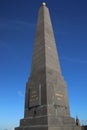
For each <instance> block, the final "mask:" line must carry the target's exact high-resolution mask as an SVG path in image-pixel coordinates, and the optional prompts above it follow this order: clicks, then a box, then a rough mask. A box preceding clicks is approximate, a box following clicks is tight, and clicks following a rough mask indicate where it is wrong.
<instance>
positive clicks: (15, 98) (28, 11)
mask: <svg viewBox="0 0 87 130" xmlns="http://www.w3.org/2000/svg"><path fill="white" fill-rule="evenodd" d="M42 2H43V1H42V0H37V1H36V0H8V1H7V0H0V130H3V129H5V128H7V129H9V130H12V129H13V128H14V127H15V126H18V125H19V120H20V119H21V118H23V116H24V95H25V87H26V82H27V80H28V77H29V74H30V69H31V61H32V51H33V46H34V37H35V29H36V23H37V15H38V9H39V7H40V5H41V3H42ZM45 2H46V3H47V6H48V8H49V10H50V15H51V20H52V24H53V29H54V35H55V39H56V45H57V48H58V52H59V59H60V65H61V69H62V74H63V76H64V79H65V80H66V82H67V87H68V96H69V105H70V111H71V116H72V117H75V116H76V115H78V117H79V119H80V121H81V122H82V123H87V1H86V0H58V1H57V0H55V1H54V0H46V1H45ZM83 121H85V122H83Z"/></svg>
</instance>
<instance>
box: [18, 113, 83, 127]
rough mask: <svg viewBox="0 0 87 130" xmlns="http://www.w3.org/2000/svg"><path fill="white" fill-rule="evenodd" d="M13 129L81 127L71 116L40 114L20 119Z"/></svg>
mask: <svg viewBox="0 0 87 130" xmlns="http://www.w3.org/2000/svg"><path fill="white" fill-rule="evenodd" d="M15 130H81V127H80V126H76V124H75V120H74V118H71V117H54V116H42V117H31V118H25V119H22V120H20V127H16V128H15Z"/></svg>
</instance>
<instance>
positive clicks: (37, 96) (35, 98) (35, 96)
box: [29, 86, 41, 108]
mask: <svg viewBox="0 0 87 130" xmlns="http://www.w3.org/2000/svg"><path fill="white" fill-rule="evenodd" d="M39 105H41V86H38V87H31V88H30V89H29V108H32V107H36V106H39Z"/></svg>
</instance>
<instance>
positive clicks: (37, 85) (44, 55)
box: [15, 4, 81, 130]
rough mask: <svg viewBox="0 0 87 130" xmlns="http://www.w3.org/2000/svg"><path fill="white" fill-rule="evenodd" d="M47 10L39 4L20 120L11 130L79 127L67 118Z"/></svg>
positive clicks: (66, 95)
mask: <svg viewBox="0 0 87 130" xmlns="http://www.w3.org/2000/svg"><path fill="white" fill-rule="evenodd" d="M66 86H67V85H66V82H65V81H64V79H63V76H62V74H61V69H60V64H59V58H58V54H57V49H56V44H55V38H54V33H53V29H52V24H51V20H50V15H49V10H48V8H47V7H46V6H45V4H44V5H42V6H41V7H40V10H39V15H38V22H37V29H36V36H35V44H34V51H33V59H32V67H31V74H30V78H29V80H28V82H27V84H26V95H25V113H24V119H22V120H20V126H19V127H17V128H15V130H80V129H81V128H80V127H76V126H75V120H74V119H73V118H71V117H70V110H69V104H68V94H67V87H66Z"/></svg>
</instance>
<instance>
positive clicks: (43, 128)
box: [15, 126, 81, 130]
mask: <svg viewBox="0 0 87 130" xmlns="http://www.w3.org/2000/svg"><path fill="white" fill-rule="evenodd" d="M15 130H81V127H80V126H73V127H70V126H67V127H66V126H61V127H49V126H35V127H29V126H26V127H17V128H15Z"/></svg>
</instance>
